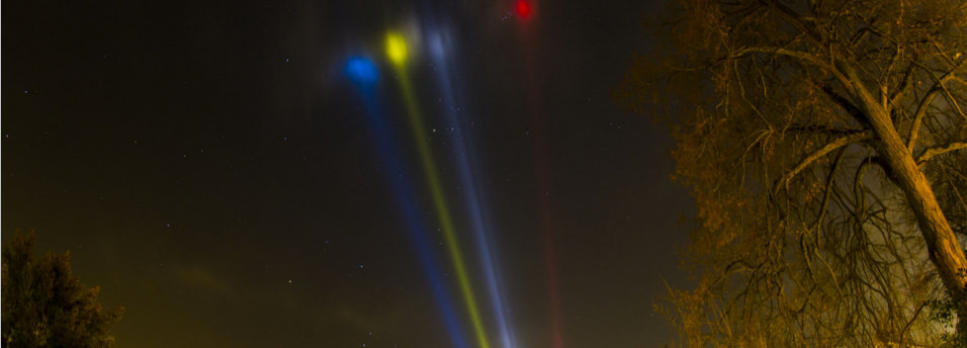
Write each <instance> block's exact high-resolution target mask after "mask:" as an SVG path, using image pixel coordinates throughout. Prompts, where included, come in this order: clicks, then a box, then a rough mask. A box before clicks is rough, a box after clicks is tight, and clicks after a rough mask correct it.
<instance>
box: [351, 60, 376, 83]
mask: <svg viewBox="0 0 967 348" xmlns="http://www.w3.org/2000/svg"><path fill="white" fill-rule="evenodd" d="M346 75H347V76H349V78H350V79H352V80H353V81H354V82H356V83H358V84H360V85H372V84H375V83H376V81H379V69H378V68H377V67H376V64H373V61H372V60H370V59H369V58H365V57H352V58H349V60H347V61H346Z"/></svg>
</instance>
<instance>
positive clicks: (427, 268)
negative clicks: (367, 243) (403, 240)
mask: <svg viewBox="0 0 967 348" xmlns="http://www.w3.org/2000/svg"><path fill="white" fill-rule="evenodd" d="M346 75H348V76H349V78H350V79H352V80H353V81H354V82H355V84H356V85H357V88H358V89H359V92H360V93H359V96H360V97H361V101H362V102H363V106H364V107H365V110H366V119H367V121H368V122H367V123H368V126H369V130H370V133H371V136H372V139H373V141H374V142H375V145H376V146H375V150H376V151H377V154H378V158H379V160H380V162H381V164H382V167H383V170H384V171H385V172H386V173H387V179H389V185H388V186H389V187H388V188H389V189H390V191H391V192H392V195H393V196H394V197H395V199H396V202H397V204H398V207H399V208H400V212H401V215H402V218H403V219H404V221H405V226H406V227H407V228H406V229H405V230H406V231H407V232H408V235H409V240H410V243H412V245H413V247H414V249H415V251H416V256H417V258H418V260H419V262H420V265H421V266H422V267H423V271H424V275H426V280H427V283H428V284H429V287H430V293H431V296H433V298H434V300H435V302H436V305H437V308H438V309H439V310H440V314H441V315H442V318H441V319H442V320H443V324H444V325H445V326H446V329H447V332H448V333H449V334H450V341H451V346H452V347H456V348H470V345H469V344H468V343H467V342H468V341H467V337H466V336H464V334H463V325H462V322H461V321H460V320H459V319H458V317H457V315H458V314H457V311H456V309H455V308H454V306H453V303H454V299H453V296H452V295H451V294H450V291H449V290H448V289H447V286H446V279H445V274H444V272H443V270H442V268H441V267H440V265H439V264H440V260H438V259H437V256H436V255H435V251H434V250H433V247H432V246H433V243H432V239H431V238H430V236H429V234H428V232H427V231H430V229H429V227H428V226H427V224H426V222H425V221H424V214H423V212H422V211H421V209H420V204H419V202H418V200H417V197H418V196H417V193H416V192H414V189H413V186H414V184H413V183H412V182H410V180H409V178H408V176H407V175H404V173H406V171H405V169H406V167H405V166H404V165H403V159H402V154H400V152H399V148H400V146H399V143H398V141H397V140H396V137H395V136H394V132H393V131H392V129H391V128H390V125H389V124H388V122H387V121H388V119H389V115H387V114H385V113H384V111H383V109H382V107H381V103H380V101H381V98H380V96H379V91H377V90H376V89H375V88H370V87H371V86H372V85H373V84H375V82H376V81H377V80H378V79H379V74H378V70H377V68H376V65H375V64H373V62H372V61H371V60H369V59H366V58H360V57H354V58H350V59H349V60H348V61H347V62H346ZM326 244H329V241H326ZM359 267H360V269H362V268H364V265H359Z"/></svg>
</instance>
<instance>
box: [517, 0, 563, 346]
mask: <svg viewBox="0 0 967 348" xmlns="http://www.w3.org/2000/svg"><path fill="white" fill-rule="evenodd" d="M526 1H527V0H517V3H516V6H517V11H518V14H519V15H521V18H522V19H525V20H526V19H527V18H526V17H528V16H530V15H531V14H532V11H533V4H532V3H530V2H526ZM521 4H524V5H526V6H524V7H525V9H526V11H524V12H523V13H521V9H522V5H521ZM524 14H526V16H525V15H524ZM537 24H538V23H537V22H535V21H523V20H522V21H521V23H520V25H519V29H520V41H521V43H522V44H523V47H524V48H523V49H524V52H525V53H524V54H525V57H524V58H525V60H526V62H527V80H526V86H527V90H528V95H527V104H528V107H529V109H530V113H531V128H532V130H533V138H532V139H533V141H532V147H531V149H532V153H533V155H532V156H533V158H534V162H533V163H534V177H535V180H536V182H537V195H538V198H537V202H538V203H537V204H538V216H539V218H540V220H539V223H540V229H541V236H542V238H543V240H544V265H545V273H546V274H547V292H548V296H547V299H548V302H549V303H548V306H549V307H550V319H551V347H553V348H563V347H564V333H563V331H562V326H563V324H562V321H563V320H562V315H561V300H560V291H559V288H558V279H557V274H558V273H557V258H556V256H555V251H554V249H555V248H554V235H555V233H554V226H553V221H554V220H553V219H552V216H553V207H552V205H551V187H550V179H549V176H550V175H549V174H548V173H549V170H550V166H551V164H550V162H551V159H550V158H551V156H550V151H549V150H548V145H547V115H546V114H545V113H544V110H543V108H542V105H541V100H542V99H541V90H540V88H537V79H536V76H535V75H536V74H537V72H536V68H535V66H536V64H534V60H535V55H536V54H535V52H534V51H535V49H534V47H536V45H535V42H533V41H534V36H535V35H536V31H537V29H538V28H537V27H536V25H537Z"/></svg>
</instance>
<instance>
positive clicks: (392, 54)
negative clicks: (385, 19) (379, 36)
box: [386, 33, 490, 348]
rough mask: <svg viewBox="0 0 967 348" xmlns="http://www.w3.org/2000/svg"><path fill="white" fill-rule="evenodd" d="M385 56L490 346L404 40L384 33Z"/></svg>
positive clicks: (470, 307)
mask: <svg viewBox="0 0 967 348" xmlns="http://www.w3.org/2000/svg"><path fill="white" fill-rule="evenodd" d="M386 55H387V56H388V57H389V59H390V61H392V62H393V66H394V67H395V68H396V74H397V75H398V76H399V82H400V89H401V90H402V92H403V99H404V102H405V103H406V111H407V115H408V116H409V121H410V130H411V131H412V133H413V138H414V140H415V141H416V148H417V152H418V153H419V155H420V162H421V164H422V165H423V171H424V172H425V173H424V174H425V176H426V181H427V185H428V186H429V187H430V194H431V196H432V198H433V205H434V206H435V208H436V211H437V216H438V218H439V219H440V229H441V230H442V231H443V239H444V241H445V243H446V245H447V250H449V252H450V258H451V259H452V261H453V267H454V269H455V271H456V272H457V280H458V281H459V284H460V292H461V293H462V294H463V300H464V304H465V305H466V307H467V312H469V314H470V322H471V323H472V324H473V329H474V332H475V333H476V335H477V341H478V343H479V344H480V347H481V348H490V342H489V341H488V339H487V332H486V330H484V327H483V322H482V321H481V320H480V313H479V311H478V310H477V300H476V297H475V296H474V292H473V288H472V287H471V286H470V277H468V276H467V269H466V266H465V265H464V262H463V252H461V251H460V243H459V242H458V241H457V235H456V232H455V231H454V227H453V221H452V220H451V219H450V209H448V208H447V201H446V197H445V196H444V194H443V189H442V188H441V186H440V179H439V177H438V176H437V167H436V162H435V161H434V160H433V153H432V152H431V151H430V145H429V143H427V141H426V131H425V126H424V123H423V115H422V113H420V108H419V105H418V104H417V101H416V98H415V97H414V96H413V88H412V87H411V86H410V78H409V75H408V74H407V73H406V66H405V63H406V58H407V48H406V40H404V39H403V37H402V36H401V35H399V34H396V33H389V34H388V35H386Z"/></svg>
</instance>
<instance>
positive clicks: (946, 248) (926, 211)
mask: <svg viewBox="0 0 967 348" xmlns="http://www.w3.org/2000/svg"><path fill="white" fill-rule="evenodd" d="M854 77H855V75H854ZM853 80H854V81H856V79H855V78H854V79H853ZM854 88H855V89H854V91H855V93H856V94H857V96H858V97H859V99H860V100H861V101H862V104H863V107H864V108H865V110H864V111H866V115H867V116H868V117H869V121H870V124H871V126H872V127H873V132H874V133H876V138H877V139H879V142H878V144H877V147H878V150H879V153H880V155H882V156H883V157H884V159H885V160H886V163H887V164H888V165H889V166H890V169H891V171H892V174H893V176H894V180H895V181H896V184H897V186H899V187H900V189H902V190H903V192H904V193H905V194H906V197H907V201H908V202H909V204H910V208H911V209H913V212H914V214H915V215H916V217H917V222H918V225H919V226H920V232H921V233H922V234H923V239H924V241H925V242H926V243H927V251H928V252H929V253H930V260H931V261H933V263H934V265H935V266H936V267H937V271H938V272H939V273H940V279H942V280H943V284H944V286H945V287H946V288H947V290H948V291H949V292H950V296H951V298H952V299H953V300H954V304H955V306H956V308H957V314H958V317H959V319H958V324H957V329H958V331H959V332H960V333H962V334H967V331H965V330H967V301H965V298H964V296H963V293H964V286H965V283H967V277H965V271H967V260H965V259H964V251H963V249H962V248H961V247H960V243H959V242H958V241H957V237H956V236H955V235H954V232H953V230H952V229H951V228H950V224H949V223H948V222H947V218H946V217H945V216H944V213H943V211H942V210H940V204H938V203H937V198H936V197H935V196H934V193H933V189H932V188H931V187H930V182H929V181H927V178H926V176H924V175H923V172H922V171H920V168H919V167H918V166H917V163H916V160H914V158H913V153H912V152H911V151H910V149H909V148H907V146H906V145H905V144H904V143H903V140H902V139H901V138H900V135H899V133H897V131H896V128H895V127H894V126H893V121H892V120H891V119H890V116H889V112H888V111H887V110H886V109H885V108H884V107H882V106H881V105H880V104H878V103H877V102H876V99H875V98H873V96H872V95H871V94H870V93H869V92H868V91H867V90H865V89H863V88H862V87H859V86H855V85H854Z"/></svg>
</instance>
